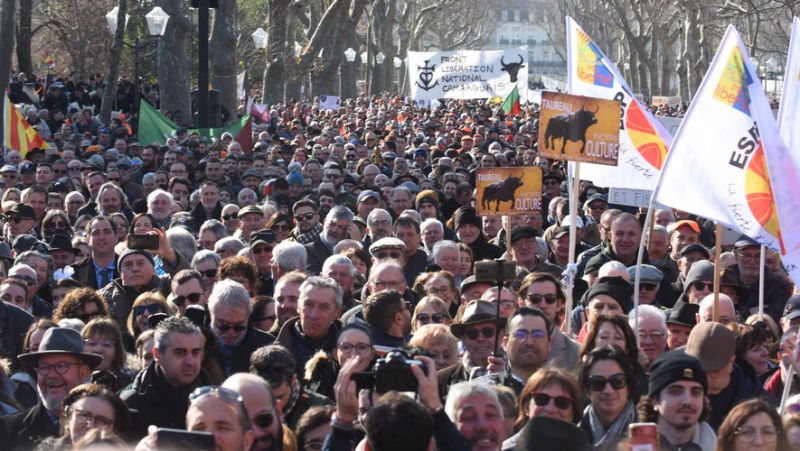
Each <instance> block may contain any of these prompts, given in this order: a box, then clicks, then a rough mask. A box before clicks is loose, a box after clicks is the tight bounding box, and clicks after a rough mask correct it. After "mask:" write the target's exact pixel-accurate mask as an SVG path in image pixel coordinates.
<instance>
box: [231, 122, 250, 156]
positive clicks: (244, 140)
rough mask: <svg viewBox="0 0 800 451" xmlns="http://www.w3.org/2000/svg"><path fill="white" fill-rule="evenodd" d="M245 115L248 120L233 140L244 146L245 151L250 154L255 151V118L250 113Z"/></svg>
mask: <svg viewBox="0 0 800 451" xmlns="http://www.w3.org/2000/svg"><path fill="white" fill-rule="evenodd" d="M245 117H247V122H245V123H244V126H242V129H241V130H239V133H238V134H237V135H236V136H235V137H234V138H233V140H234V141H236V142H237V143H239V144H240V145H241V146H242V150H244V153H246V154H248V155H250V154H251V153H253V118H252V116H250V115H248V116H245Z"/></svg>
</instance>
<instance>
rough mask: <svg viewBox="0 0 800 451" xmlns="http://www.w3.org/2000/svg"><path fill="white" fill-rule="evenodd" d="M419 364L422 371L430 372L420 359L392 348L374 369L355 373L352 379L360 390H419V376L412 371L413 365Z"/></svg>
mask: <svg viewBox="0 0 800 451" xmlns="http://www.w3.org/2000/svg"><path fill="white" fill-rule="evenodd" d="M412 365H417V366H420V367H421V368H422V372H423V373H425V374H426V375H427V374H428V368H427V367H426V366H425V365H424V364H423V363H422V362H420V361H419V360H411V359H409V358H408V355H407V354H406V353H405V352H403V351H400V350H392V351H389V352H388V353H387V354H386V357H384V358H382V359H378V360H377V361H376V362H375V366H374V367H373V370H372V371H366V372H363V373H355V374H353V376H352V379H353V380H354V381H356V387H357V388H358V390H361V389H365V388H367V389H370V388H375V390H377V391H378V392H380V393H388V392H390V391H401V392H402V391H413V392H416V391H417V386H418V385H419V382H417V378H416V377H415V376H414V373H412V372H411V366H412Z"/></svg>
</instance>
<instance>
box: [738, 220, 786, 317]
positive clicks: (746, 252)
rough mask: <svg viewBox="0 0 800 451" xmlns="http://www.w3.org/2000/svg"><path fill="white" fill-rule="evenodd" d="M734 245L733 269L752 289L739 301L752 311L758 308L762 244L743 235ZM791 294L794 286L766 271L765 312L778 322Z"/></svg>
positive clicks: (743, 282) (741, 280)
mask: <svg viewBox="0 0 800 451" xmlns="http://www.w3.org/2000/svg"><path fill="white" fill-rule="evenodd" d="M734 247H735V251H734V254H735V255H736V265H735V266H732V267H731V269H732V270H733V272H734V273H735V274H736V275H737V276H739V281H740V282H742V285H744V286H745V287H747V288H749V289H750V296H749V297H748V298H747V299H740V300H739V301H740V303H742V301H744V302H743V304H744V305H745V306H746V307H748V308H750V309H751V311H752V310H754V309H757V308H758V293H759V289H758V288H759V274H760V267H761V246H760V245H759V244H758V243H757V242H755V241H753V239H752V238H749V237H746V236H744V235H743V236H742V237H740V238H739V241H737V242H736V244H735V245H734ZM791 295H792V286H791V285H790V284H789V282H788V281H787V280H786V279H784V278H783V277H780V276H778V275H776V274H771V273H769V272H765V273H764V313H766V314H768V315H769V316H771V317H772V319H774V320H775V322H776V323H777V322H779V321H780V319H781V314H782V313H783V307H784V306H785V305H786V301H787V300H788V299H789V296H791Z"/></svg>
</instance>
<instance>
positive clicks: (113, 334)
mask: <svg viewBox="0 0 800 451" xmlns="http://www.w3.org/2000/svg"><path fill="white" fill-rule="evenodd" d="M81 336H82V337H83V349H84V351H85V352H90V353H92V354H99V355H101V356H103V361H102V362H100V365H98V366H97V367H96V368H95V369H94V370H95V373H94V374H93V376H92V381H93V382H95V381H96V382H97V383H99V384H101V385H104V386H105V387H106V388H108V389H109V390H112V391H114V392H117V391H119V390H121V389H123V388H125V387H127V386H128V385H130V383H131V382H133V372H132V371H131V369H130V368H128V367H127V366H126V365H125V364H126V362H127V360H128V354H127V353H126V352H125V348H124V347H123V343H122V332H120V330H119V326H117V322H116V321H114V320H113V319H111V318H95V319H93V320H91V321H89V323H88V324H86V327H84V328H83V330H82V331H81ZM97 372H105V373H107V374H104V375H102V376H103V377H102V379H101V378H100V377H98V373H97Z"/></svg>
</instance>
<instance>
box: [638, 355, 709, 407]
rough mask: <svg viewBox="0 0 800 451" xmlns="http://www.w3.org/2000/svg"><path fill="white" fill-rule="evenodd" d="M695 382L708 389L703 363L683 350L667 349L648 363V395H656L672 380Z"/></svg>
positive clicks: (704, 390)
mask: <svg viewBox="0 0 800 451" xmlns="http://www.w3.org/2000/svg"><path fill="white" fill-rule="evenodd" d="M679 381H689V382H697V383H699V384H700V385H702V386H703V392H707V391H708V378H707V377H706V372H705V371H704V370H703V365H702V363H700V361H699V360H697V358H696V357H693V356H691V355H688V354H686V353H685V352H683V351H667V352H665V353H663V354H661V355H660V356H658V357H656V359H655V360H654V361H653V364H652V365H650V388H649V391H648V395H649V396H656V395H658V394H659V393H660V392H661V390H663V389H664V387H666V386H668V385H669V384H671V383H673V382H679Z"/></svg>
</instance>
